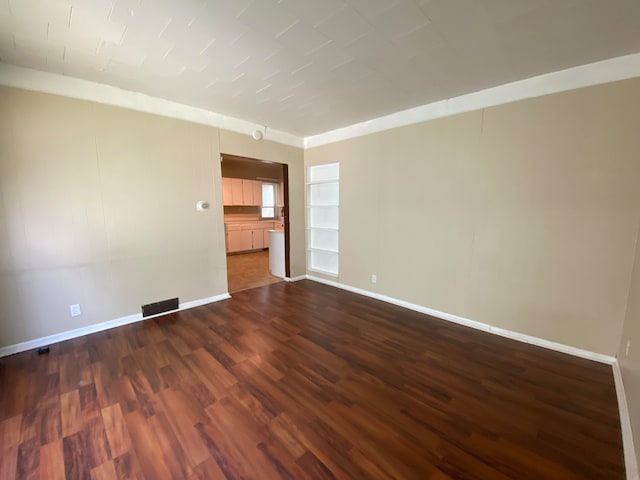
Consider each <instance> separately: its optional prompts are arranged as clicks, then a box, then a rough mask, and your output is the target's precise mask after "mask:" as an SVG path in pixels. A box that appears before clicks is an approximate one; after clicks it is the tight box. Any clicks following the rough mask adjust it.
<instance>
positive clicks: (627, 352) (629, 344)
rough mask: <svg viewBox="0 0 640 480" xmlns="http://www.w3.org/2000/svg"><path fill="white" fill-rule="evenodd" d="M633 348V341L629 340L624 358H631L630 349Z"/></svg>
mask: <svg viewBox="0 0 640 480" xmlns="http://www.w3.org/2000/svg"><path fill="white" fill-rule="evenodd" d="M630 348H631V340H627V348H626V350H625V351H624V356H625V357H628V356H629V349H630Z"/></svg>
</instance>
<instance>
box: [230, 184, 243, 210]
mask: <svg viewBox="0 0 640 480" xmlns="http://www.w3.org/2000/svg"><path fill="white" fill-rule="evenodd" d="M231 202H232V203H231V205H244V203H243V202H244V189H243V188H242V179H241V178H232V179H231Z"/></svg>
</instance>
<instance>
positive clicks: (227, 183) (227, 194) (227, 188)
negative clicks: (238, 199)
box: [222, 177, 233, 205]
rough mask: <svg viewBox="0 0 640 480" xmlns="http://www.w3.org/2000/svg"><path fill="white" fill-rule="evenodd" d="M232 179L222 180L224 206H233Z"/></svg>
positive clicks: (224, 178)
mask: <svg viewBox="0 0 640 480" xmlns="http://www.w3.org/2000/svg"><path fill="white" fill-rule="evenodd" d="M231 180H232V179H231V178H226V177H223V178H222V204H223V205H233V192H232V186H231Z"/></svg>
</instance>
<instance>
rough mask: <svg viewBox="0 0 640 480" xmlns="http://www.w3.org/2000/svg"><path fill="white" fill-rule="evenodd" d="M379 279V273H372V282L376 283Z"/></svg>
mask: <svg viewBox="0 0 640 480" xmlns="http://www.w3.org/2000/svg"><path fill="white" fill-rule="evenodd" d="M377 281H378V276H377V275H371V283H376V282H377Z"/></svg>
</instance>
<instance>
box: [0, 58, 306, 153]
mask: <svg viewBox="0 0 640 480" xmlns="http://www.w3.org/2000/svg"><path fill="white" fill-rule="evenodd" d="M0 85H2V86H5V87H14V88H22V89H25V90H33V91H36V92H43V93H51V94H53V95H60V96H63V97H69V98H76V99H80V100H88V101H90V102H96V103H101V104H104V105H113V106H116V107H122V108H127V109H129V110H136V111H139V112H146V113H152V114H155V115H161V116H163V117H168V118H176V119H178V120H186V121H188V122H194V123H200V124H203V125H209V126H212V127H218V128H222V129H224V130H230V131H232V132H238V133H243V134H245V135H251V134H252V133H253V131H254V130H260V131H261V132H264V140H271V141H274V142H277V143H282V144H284V145H291V146H294V147H298V148H302V147H303V144H304V142H303V139H302V138H301V137H298V136H296V135H292V134H290V133H287V132H283V131H280V130H276V129H272V128H267V129H266V131H265V127H264V125H259V124H257V123H253V122H249V121H246V120H242V119H239V118H235V117H230V116H228V115H223V114H221V113H216V112H211V111H209V110H205V109H203V108H197V107H192V106H190V105H184V104H182V103H177V102H172V101H170V100H165V99H164V98H158V97H152V96H150V95H146V94H144V93H139V92H132V91H129V90H123V89H121V88H118V87H113V86H111V85H105V84H103V83H97V82H91V81H89V80H83V79H81V78H75V77H68V76H66V75H58V74H56V73H49V72H41V71H39V70H33V69H30V68H23V67H16V66H15V65H9V64H6V63H1V62H0ZM251 141H254V140H251Z"/></svg>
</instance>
